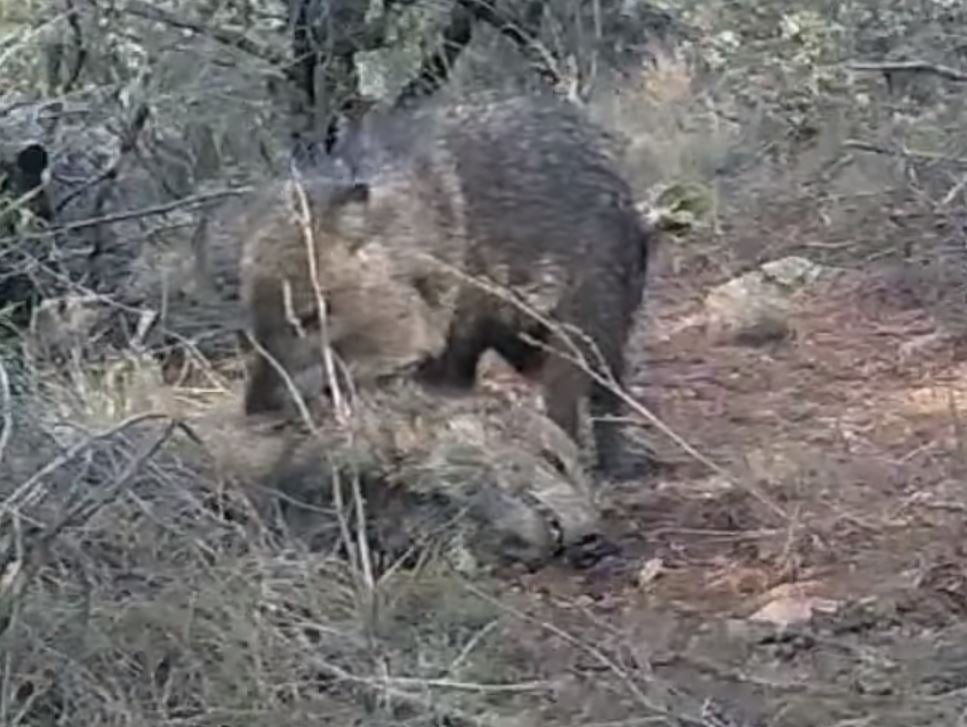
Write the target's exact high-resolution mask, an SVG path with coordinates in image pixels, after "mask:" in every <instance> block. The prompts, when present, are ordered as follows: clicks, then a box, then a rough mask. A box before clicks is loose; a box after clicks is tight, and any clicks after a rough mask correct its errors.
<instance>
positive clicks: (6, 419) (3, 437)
mask: <svg viewBox="0 0 967 727" xmlns="http://www.w3.org/2000/svg"><path fill="white" fill-rule="evenodd" d="M0 410H2V411H0V427H2V429H0V464H2V463H3V456H4V453H5V452H6V451H7V444H9V442H10V437H11V436H12V435H13V405H12V402H11V400H10V377H9V376H7V369H6V367H5V366H4V365H3V362H2V361H0Z"/></svg>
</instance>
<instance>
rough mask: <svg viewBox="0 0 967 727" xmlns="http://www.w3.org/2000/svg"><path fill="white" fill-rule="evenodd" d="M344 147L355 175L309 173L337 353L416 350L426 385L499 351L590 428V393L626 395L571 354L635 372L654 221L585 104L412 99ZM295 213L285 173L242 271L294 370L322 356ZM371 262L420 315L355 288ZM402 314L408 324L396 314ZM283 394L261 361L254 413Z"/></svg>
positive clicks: (606, 410)
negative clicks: (643, 213) (628, 349)
mask: <svg viewBox="0 0 967 727" xmlns="http://www.w3.org/2000/svg"><path fill="white" fill-rule="evenodd" d="M334 152H335V154H336V157H337V159H338V161H339V162H340V163H341V164H343V165H345V167H347V168H348V169H350V170H351V172H352V176H351V178H350V179H340V178H338V177H336V176H334V175H332V174H324V175H312V174H311V173H307V174H306V175H305V178H304V181H303V184H304V187H305V192H306V195H307V198H308V202H309V207H310V211H311V219H312V223H311V224H310V225H309V226H308V227H309V229H310V231H311V235H312V238H313V239H312V245H313V249H314V252H315V258H316V266H317V268H318V271H319V276H320V283H321V286H320V287H321V292H322V293H323V294H324V295H325V296H326V297H327V303H328V304H329V307H330V310H329V318H330V327H331V329H332V330H331V334H332V335H331V336H330V338H331V343H332V345H333V347H334V348H335V349H336V351H337V353H339V354H340V355H341V356H342V357H343V358H347V359H349V360H352V359H353V358H354V356H356V355H357V354H366V355H369V354H371V353H372V352H373V351H375V350H378V349H379V348H380V346H382V345H386V347H387V348H388V349H391V350H392V352H393V356H392V357H390V358H393V359H394V360H396V361H397V362H402V361H404V360H405V361H406V362H407V363H413V362H417V363H418V375H419V377H420V378H421V379H422V380H423V381H424V382H426V383H429V384H434V385H444V386H450V387H454V388H457V389H464V390H466V389H469V388H470V387H471V386H472V385H473V383H474V381H475V377H476V368H477V363H478V360H479V359H480V357H481V355H482V354H483V353H484V352H485V351H486V350H487V349H489V348H493V349H496V350H497V351H498V352H499V353H500V354H501V355H502V356H504V357H505V358H506V359H507V360H508V361H509V362H510V363H511V364H512V365H513V366H514V367H515V368H517V369H518V370H519V371H520V372H522V373H525V374H528V375H531V376H536V377H538V378H539V379H540V380H541V382H542V385H543V390H544V400H545V406H546V409H547V412H548V414H549V416H550V417H551V419H552V420H554V421H555V422H557V423H558V424H559V425H560V426H561V427H562V428H563V429H564V430H565V431H566V432H567V433H568V434H570V435H571V436H572V437H574V438H575V440H576V441H580V437H579V420H580V417H579V408H580V407H579V405H580V403H581V401H582V400H583V399H584V398H585V396H586V395H588V394H590V411H591V414H592V416H594V417H606V416H614V415H616V414H617V413H619V411H620V408H621V407H620V399H619V398H618V397H617V396H616V395H615V394H614V393H613V392H611V391H610V390H609V389H608V388H607V387H606V386H604V385H602V384H600V383H598V382H595V381H593V380H592V379H591V378H590V377H589V376H588V375H587V374H586V373H585V372H584V371H583V370H582V368H581V367H580V366H579V365H576V364H575V363H574V362H573V360H569V358H568V356H570V358H572V359H573V357H574V356H575V354H581V355H583V356H584V357H585V359H586V361H587V363H588V364H589V365H590V366H592V367H593V368H594V369H595V370H597V371H598V372H599V373H600V374H602V375H603V376H605V377H609V378H612V379H613V380H615V381H617V382H618V383H619V384H620V382H621V378H622V373H623V369H624V361H623V351H624V346H625V343H626V339H627V336H628V333H629V330H630V328H631V325H632V322H633V316H634V314H635V311H636V310H637V309H638V307H639V305H640V302H641V297H642V293H643V287H644V280H645V274H646V269H647V257H648V239H649V232H648V230H647V228H646V226H645V225H644V222H643V221H642V219H641V217H640V216H639V214H638V212H637V211H636V209H635V206H634V200H633V196H632V192H631V190H630V188H629V186H628V184H627V183H626V181H625V180H624V179H623V178H622V176H621V174H620V173H619V171H618V169H617V164H616V161H615V158H614V153H613V151H612V147H611V145H610V140H609V139H608V137H607V135H606V134H605V133H604V132H603V131H602V130H600V129H598V128H597V127H596V126H595V125H594V124H592V123H591V122H590V121H589V120H588V119H587V118H586V117H585V115H584V114H583V112H582V111H580V110H579V109H577V108H576V107H574V106H572V105H570V104H568V103H566V102H564V101H561V100H558V99H555V98H550V97H542V96H538V97H517V98H510V99H503V100H498V101H491V102H485V103H474V104H461V105H450V106H437V107H431V108H426V109H423V110H420V111H416V112H403V111H400V112H394V113H389V114H387V115H384V116H381V117H375V118H374V119H372V120H370V121H369V122H367V123H365V124H364V125H363V126H362V127H361V128H358V129H357V130H356V131H354V132H353V133H351V134H350V135H349V136H348V137H347V138H346V140H345V141H344V142H343V143H342V144H341V145H340V146H337V148H336V149H335V150H334ZM298 208H299V195H298V193H297V190H296V189H295V188H294V187H286V186H285V185H281V186H277V187H275V188H273V189H272V190H271V191H270V192H269V193H268V194H267V195H265V196H264V197H263V200H262V201H261V203H259V204H257V205H255V206H253V209H252V210H251V212H250V214H249V216H248V219H249V220H250V222H251V231H250V233H249V234H248V235H247V236H246V238H245V240H244V253H243V262H242V272H241V275H242V292H243V295H242V298H243V303H244V305H245V306H246V308H247V310H248V313H249V315H250V317H251V318H250V323H251V327H252V332H253V334H254V338H255V339H256V341H258V342H259V343H260V344H261V345H262V346H263V347H264V348H265V349H266V350H267V351H268V352H269V353H270V354H271V355H272V356H273V357H274V358H275V359H276V360H277V361H278V362H279V363H280V364H281V365H282V366H283V368H284V369H285V370H286V371H287V372H289V373H290V374H292V375H296V374H299V373H301V372H304V371H305V370H306V369H307V368H309V367H311V366H314V365H316V364H317V362H318V360H319V353H318V335H316V334H313V333H312V331H313V330H314V326H317V325H318V318H317V315H316V314H317V311H318V301H317V299H316V298H317V296H316V295H315V291H314V290H313V287H312V284H311V280H310V276H309V271H310V268H309V265H308V259H307V254H306V250H307V248H306V242H305V235H304V234H303V233H304V232H305V230H304V228H303V225H302V223H300V222H299V219H298V211H299V209H298ZM430 258H432V260H431V259H430ZM440 263H442V265H441V264H440ZM367 265H368V266H370V267H372V266H376V267H380V266H381V267H382V268H383V270H382V272H381V273H380V275H381V276H382V278H383V281H384V283H385V284H386V286H387V289H388V290H391V291H393V292H392V294H391V295H389V296H388V298H389V299H390V300H395V304H403V303H404V302H405V304H406V305H407V306H408V308H407V309H406V310H405V311H403V310H399V309H396V316H394V315H393V314H392V313H391V310H390V309H392V308H393V306H392V305H388V304H387V303H386V302H385V301H386V300H387V297H386V296H381V294H380V292H379V290H378V286H374V287H373V293H372V295H371V296H370V297H368V298H363V299H357V300H354V301H353V300H352V299H353V296H352V295H351V294H350V293H349V292H348V291H350V290H352V289H354V285H355V283H354V276H355V279H359V276H358V275H357V273H356V272H354V271H358V270H361V269H362V268H364V267H366V266H367ZM377 277H378V276H377ZM472 279H477V280H483V281H485V283H484V285H483V286H481V285H480V284H478V283H475V282H474V281H473V280H472ZM494 285H496V286H498V287H499V291H498V292H496V293H495V291H494V287H493V286H494ZM340 299H346V300H347V301H352V304H351V305H344V304H342V303H341V302H340ZM395 304H394V305H395ZM535 312H536V313H537V314H538V316H537V317H535V316H534V315H533V313H535ZM396 317H399V318H405V319H407V320H408V324H407V325H403V326H401V327H396V324H395V323H394V320H395V318H396ZM541 317H543V318H544V319H545V320H543V321H542V320H539V318H541ZM374 319H375V321H376V322H375V323H374ZM548 321H549V322H550V325H548ZM555 327H557V329H556V330H557V331H562V332H563V333H564V334H565V336H569V337H570V338H571V342H570V343H567V342H565V341H563V340H562V339H561V337H560V336H559V335H557V333H556V332H555ZM299 329H302V331H301V332H300V330H299ZM575 329H576V330H577V331H578V332H580V333H576V332H575ZM401 331H403V332H404V335H402V336H401V335H400V332H401ZM414 331H419V335H406V332H409V334H413V332H414ZM357 333H358V335H357ZM582 334H583V335H582ZM525 338H530V341H527V340H525ZM575 346H576V347H577V348H576V349H575ZM546 347H551V348H554V349H556V350H558V351H562V352H563V353H564V356H559V355H553V354H548V353H547V351H546ZM593 349H596V350H593ZM317 384H318V381H316V380H313V381H312V383H311V386H313V387H315V386H317ZM285 389H286V383H285V380H284V379H283V378H282V377H280V376H279V375H278V374H277V372H276V370H275V368H274V367H273V366H272V365H271V364H270V363H269V362H268V361H266V359H265V358H264V357H260V356H259V357H256V358H255V359H254V361H253V367H252V372H251V377H250V383H249V386H248V390H247V393H246V402H245V408H246V411H248V412H249V413H256V412H259V411H267V410H272V409H276V408H279V407H280V406H282V405H283V403H282V400H283V399H284V398H285V397H286V396H287V394H286V390H285ZM594 433H595V444H596V448H597V463H598V465H599V467H600V468H601V469H602V470H604V471H605V472H609V473H611V472H615V471H616V470H617V465H618V463H619V459H620V455H621V454H622V449H623V448H622V447H621V445H620V441H619V438H618V431H617V429H616V428H615V425H614V424H608V423H604V422H596V423H595V426H594Z"/></svg>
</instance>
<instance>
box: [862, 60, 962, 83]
mask: <svg viewBox="0 0 967 727" xmlns="http://www.w3.org/2000/svg"><path fill="white" fill-rule="evenodd" d="M847 68H849V69H850V70H851V71H872V72H878V73H899V72H903V71H909V72H911V73H930V74H933V75H935V76H940V77H941V78H943V79H946V80H948V81H954V82H956V83H967V73H964V72H963V71H958V70H957V69H956V68H951V67H950V66H941V65H938V64H936V63H929V62H927V61H880V62H872V61H857V62H854V63H850V64H848V65H847Z"/></svg>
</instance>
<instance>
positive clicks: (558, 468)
mask: <svg viewBox="0 0 967 727" xmlns="http://www.w3.org/2000/svg"><path fill="white" fill-rule="evenodd" d="M541 456H542V457H543V458H544V460H545V461H546V462H547V463H548V464H549V465H551V467H553V468H554V471H555V472H557V473H558V474H559V475H561V476H562V477H567V476H568V472H567V465H565V464H564V460H563V459H561V457H560V456H559V455H558V454H557V452H554V451H553V450H550V449H542V450H541Z"/></svg>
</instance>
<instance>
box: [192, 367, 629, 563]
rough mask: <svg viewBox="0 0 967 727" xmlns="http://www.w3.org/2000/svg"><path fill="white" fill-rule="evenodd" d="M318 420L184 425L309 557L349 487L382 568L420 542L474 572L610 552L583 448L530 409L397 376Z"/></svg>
mask: <svg viewBox="0 0 967 727" xmlns="http://www.w3.org/2000/svg"><path fill="white" fill-rule="evenodd" d="M316 413H317V414H319V416H318V418H317V419H316V427H317V428H316V430H315V431H314V432H309V431H307V430H306V429H305V428H304V427H301V426H299V425H298V423H297V422H293V421H292V420H289V419H287V418H285V417H277V416H275V415H272V414H266V415H260V416H258V417H240V416H238V415H237V414H236V415H234V416H233V415H232V413H231V412H228V413H226V411H225V410H224V409H223V408H222V409H219V408H216V409H213V410H212V411H210V412H209V413H207V414H205V415H203V416H202V417H201V418H199V419H196V420H193V421H191V422H190V423H191V426H192V428H193V429H194V430H195V431H196V432H197V434H198V436H199V437H200V439H201V440H202V441H203V442H204V443H205V444H206V446H207V448H208V450H209V452H210V453H211V454H212V455H213V457H214V461H215V463H216V465H217V467H218V469H219V470H220V471H221V472H222V474H223V475H225V476H227V477H229V478H230V479H233V480H236V481H238V482H239V483H240V484H241V485H242V486H243V487H245V488H252V487H254V488H255V489H249V490H248V491H249V492H252V493H254V495H255V496H254V499H255V501H256V502H257V503H260V505H261V506H262V507H265V506H267V505H268V504H270V502H271V501H272V500H273V499H274V498H275V497H276V496H281V497H280V504H281V510H282V513H283V516H284V519H285V521H286V524H287V525H288V527H289V528H290V530H291V531H292V532H294V533H295V534H297V535H298V536H299V537H301V538H303V539H305V540H306V541H308V542H309V543H310V544H312V545H313V546H314V547H319V548H326V549H328V548H330V547H332V546H333V544H334V543H333V541H334V540H338V538H339V537H340V535H339V527H338V523H337V520H336V519H335V518H334V517H333V513H332V507H333V490H334V488H335V487H336V486H341V487H343V490H344V492H343V496H344V498H348V497H349V492H350V490H349V488H348V485H349V483H350V482H352V481H353V480H354V479H355V480H357V481H358V482H359V483H360V485H361V487H362V490H363V494H364V497H365V500H366V511H367V520H368V525H367V526H368V527H369V528H370V534H371V536H373V537H372V539H371V546H372V547H373V548H374V549H376V550H377V551H379V552H380V553H381V555H383V556H386V557H389V558H395V557H399V556H401V555H403V554H404V553H405V552H406V551H407V550H408V549H409V548H411V547H413V546H414V545H418V544H419V541H420V540H421V539H424V538H429V539H430V540H431V542H432V541H433V540H434V539H435V540H437V541H439V540H441V539H442V540H443V541H444V542H448V543H450V544H451V545H455V546H457V547H459V548H461V549H463V550H464V551H465V553H466V554H468V555H470V556H471V557H472V558H473V560H475V561H477V562H484V563H488V562H489V563H493V562H504V563H507V562H518V563H524V564H526V565H528V566H530V567H540V566H541V565H544V564H546V563H547V562H548V561H549V560H551V559H554V558H557V557H563V558H564V559H566V560H567V561H568V562H570V563H571V564H573V565H578V566H581V565H590V564H592V563H593V562H594V561H596V560H598V559H599V558H600V557H602V556H605V555H607V554H609V553H612V552H614V546H613V545H612V544H611V543H610V541H608V540H607V539H606V538H605V537H603V536H602V523H601V521H600V517H599V513H598V510H597V507H596V504H595V502H594V497H593V492H592V489H591V486H590V483H589V482H588V478H587V476H586V474H585V473H584V471H583V469H582V468H581V465H580V462H579V456H578V449H577V446H576V445H575V443H574V442H573V441H572V440H571V439H570V438H569V437H568V436H567V435H566V434H564V432H563V431H561V429H560V428H559V427H557V426H556V425H555V424H554V423H553V422H552V421H550V420H549V419H548V418H547V417H546V416H545V415H543V414H542V413H541V412H539V411H536V410H535V409H534V408H533V407H529V406H526V405H523V404H521V403H520V402H515V401H513V400H510V399H505V398H500V397H497V396H487V395H480V396H468V397H444V398H440V397H436V396H434V395H433V393H432V392H430V391H429V390H427V389H426V388H425V387H423V386H421V385H419V384H417V383H416V382H415V381H413V380H412V379H411V378H409V377H399V378H395V379H389V380H386V381H384V382H382V383H381V384H380V385H378V386H370V387H367V388H366V389H365V390H360V391H359V392H358V394H357V396H355V397H354V399H353V406H352V410H351V413H350V416H349V418H348V420H343V421H337V420H336V418H335V417H333V416H331V414H332V412H331V411H323V412H321V413H319V412H316ZM340 483H341V484H340ZM258 493H262V494H261V495H259V494H258ZM266 498H267V499H266Z"/></svg>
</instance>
